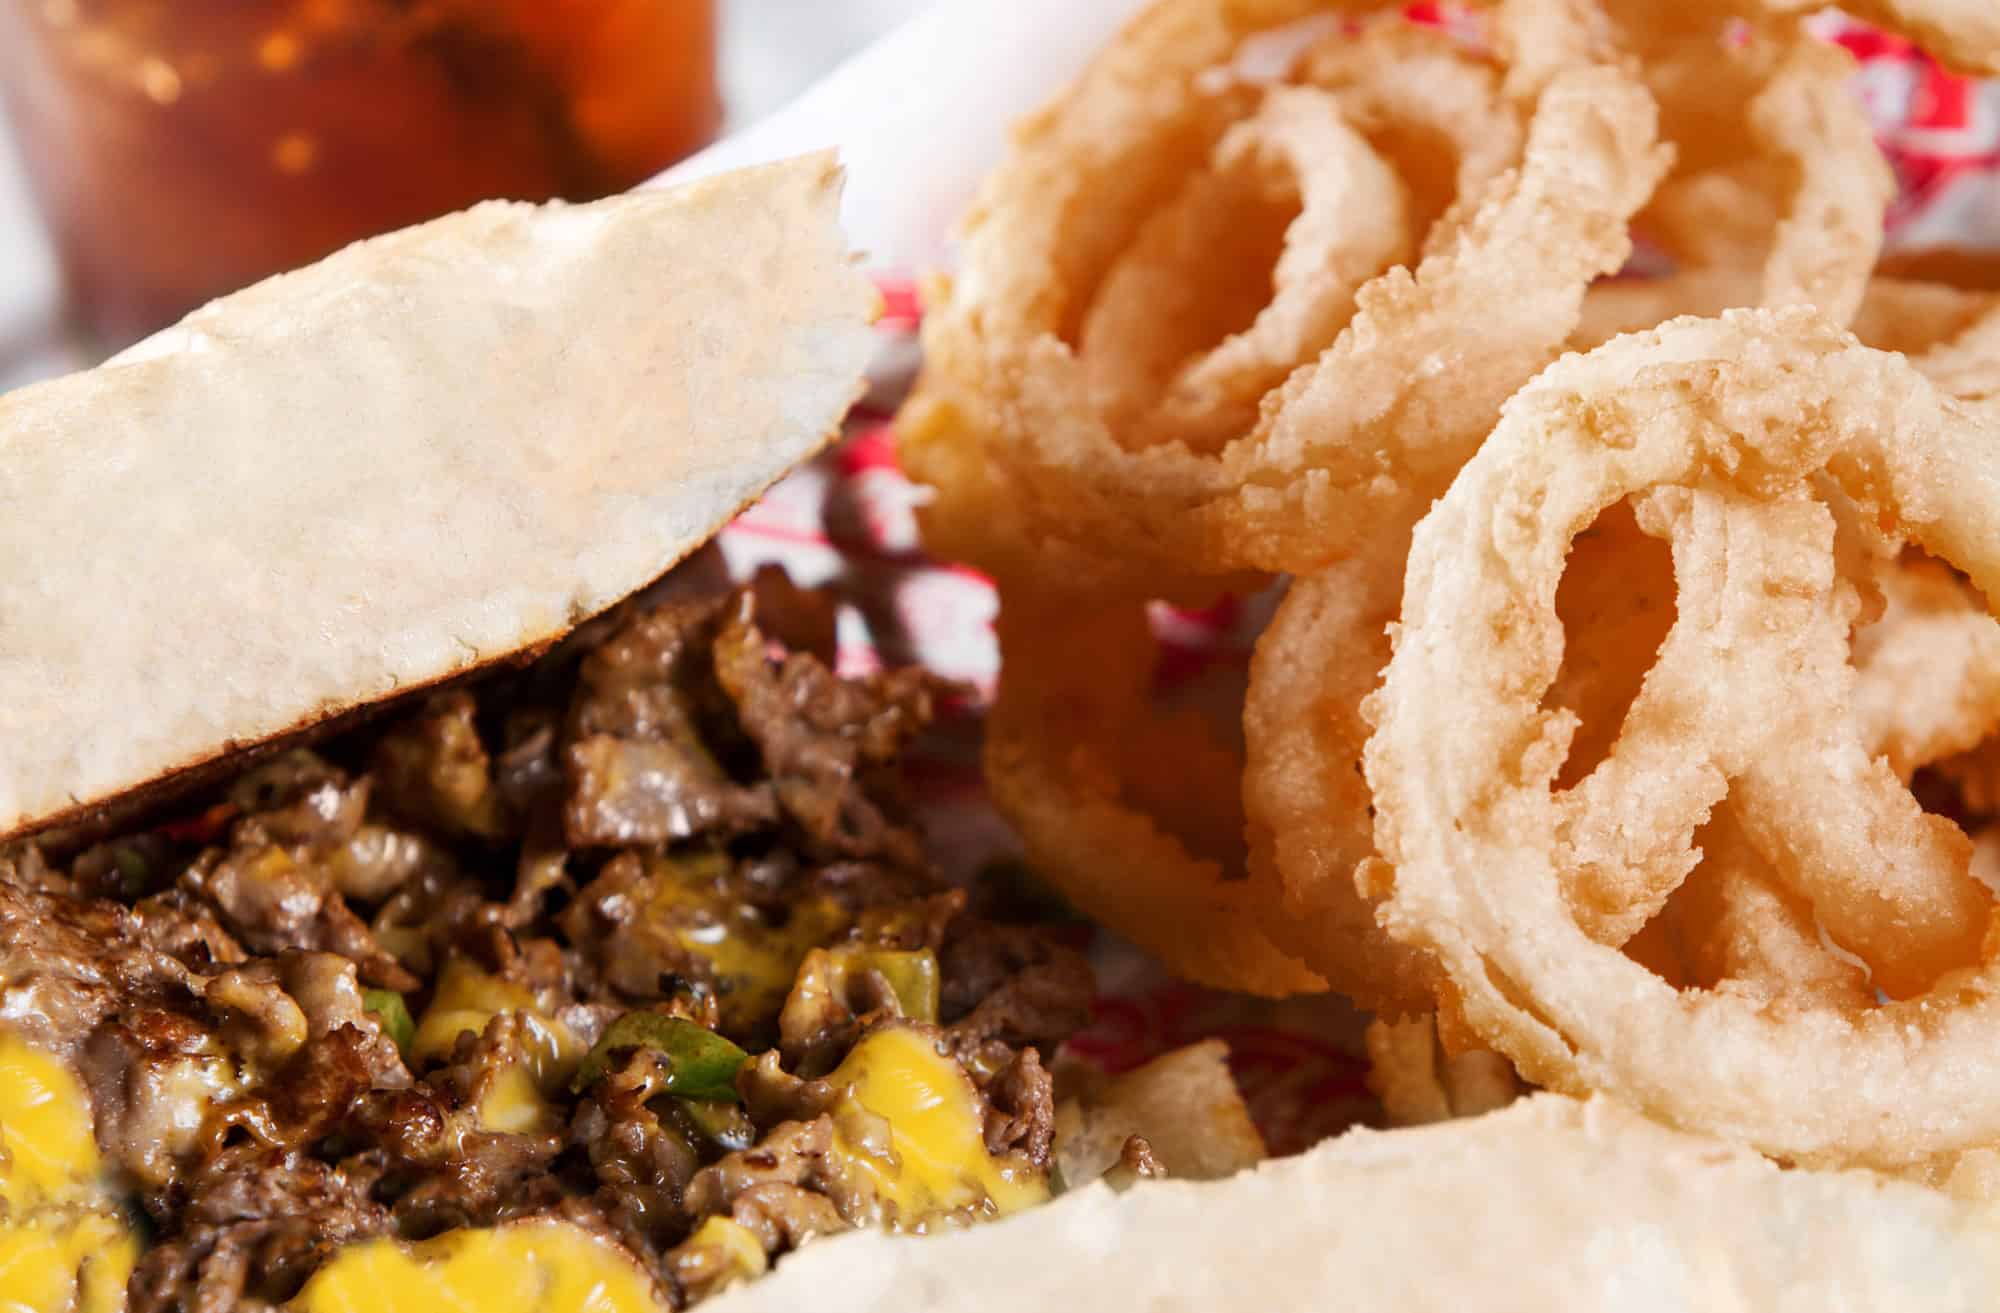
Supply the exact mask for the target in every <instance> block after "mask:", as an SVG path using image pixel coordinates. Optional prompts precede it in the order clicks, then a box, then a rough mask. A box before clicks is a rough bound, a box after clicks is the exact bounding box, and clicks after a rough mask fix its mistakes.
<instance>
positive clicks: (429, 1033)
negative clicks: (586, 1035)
mask: <svg viewBox="0 0 2000 1313" xmlns="http://www.w3.org/2000/svg"><path fill="white" fill-rule="evenodd" d="M502 1012H514V1013H518V1014H520V1017H521V1027H522V1029H523V1030H524V1031H525V1032H526V1035H527V1039H528V1050H529V1053H528V1056H529V1057H530V1058H531V1059H532V1060H533V1062H534V1068H535V1079H536V1080H537V1081H538V1082H539V1083H540V1084H541V1087H542V1088H543V1089H545V1090H547V1089H553V1088H555V1086H557V1085H559V1084H561V1083H562V1082H563V1081H566V1080H568V1079H569V1078H570V1075H571V1073H573V1072H574V1071H575V1070H576V1064H577V1063H579V1062H581V1061H583V1054H584V1049H585V1045H584V1044H583V1042H582V1041H581V1040H579V1039H578V1038H577V1037H576V1033H575V1032H574V1031H572V1030H571V1029H570V1028H569V1027H568V1026H565V1025H564V1024H563V1023H562V1022H560V1021H558V1020H556V1019H555V1018H554V1017H552V1016H550V1015H548V1014H547V1013H546V1012H543V1011H542V1010H541V1008H540V1007H539V1006H537V1004H536V1003H535V996H534V994H533V993H531V992H530V991H529V990H527V989H526V988H524V987H523V986H520V985H517V984H514V983H513V982H512V981H507V980H502V979H500V977H498V976H495V975H491V974H489V973H487V972H485V971H482V970H480V969H479V968H478V967H476V966H474V965H473V964H472V963H470V962H468V961H466V960H465V959H464V958H462V957H454V958H452V959H451V960H450V961H448V962H446V963H445V964H444V970H443V972H441V973H440V974H439V976H438V984H437V991H436V992H435V993H434V994H433V995H432V996H431V1005H430V1006H429V1007H427V1008H425V1009H424V1015H423V1016H422V1017H421V1018H420V1019H419V1020H418V1021H417V1033H416V1035H415V1037H414V1038H412V1039H411V1041H410V1056H411V1057H412V1058H414V1059H416V1060H418V1061H420V1062H436V1061H440V1060H442V1059H444V1058H448V1057H450V1056H451V1050H452V1046H453V1045H454V1044H457V1043H458V1037H459V1036H460V1035H462V1034H464V1033H465V1032H467V1031H471V1032H472V1033H473V1034H475V1035H477V1034H479V1033H480V1032H481V1031H483V1030H485V1029H486V1023H487V1022H489V1021H491V1020H493V1018H494V1017H496V1016H498V1015H499V1014H500V1013H502Z"/></svg>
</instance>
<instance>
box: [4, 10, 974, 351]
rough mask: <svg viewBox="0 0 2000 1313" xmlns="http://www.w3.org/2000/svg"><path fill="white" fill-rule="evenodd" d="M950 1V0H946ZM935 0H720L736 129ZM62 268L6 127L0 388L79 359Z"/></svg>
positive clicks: (724, 64)
mask: <svg viewBox="0 0 2000 1313" xmlns="http://www.w3.org/2000/svg"><path fill="white" fill-rule="evenodd" d="M939 2H940V3H946V4H949V3H951V2H952V0H939ZM928 3H929V0H722V9H723V25H722V51H721V73H722V85H723V93H724V96H725V97H726V99H727V103H728V107H729V120H728V125H727V127H728V128H729V129H734V128H739V127H742V126H744V125H746V124H749V123H753V122H755V121H757V120H758V119H760V118H762V117H764V115H766V114H768V113H769V112H771V111H772V110H774V109H777V108H778V107H779V106H781V105H783V104H784V103H785V102H786V101H788V100H790V99H791V98H792V97H793V96H795V95H797V94H798V93H799V92H800V91H801V90H803V89H804V88H805V87H806V86H807V85H809V84H810V83H811V82H812V81H813V80H814V79H816V78H818V77H819V76H820V75H821V74H822V73H824V72H826V71H827V70H828V69H830V68H832V67H833V66H834V65H835V64H837V63H839V62H840V61H841V60H842V59H844V58H845V57H846V56H848V55H849V54H851V53H853V52H854V51H856V50H858V49H860V48H861V47H862V46H863V45H865V44H866V43H867V42H868V41H870V40H872V39H873V38H875V37H877V36H879V35H881V34H882V33H883V32H886V31H888V30H889V29H890V28H892V27H894V26H895V25H897V24H898V23H900V22H902V21H903V20H904V19H906V18H908V17H910V16H911V15H912V14H914V13H915V12H916V11H918V10H920V9H923V8H925V7H926V6H927V4H928ZM56 291H57V283H56V272H55V265H54V263H53V261H52V259H51V258H50V254H49V250H48V245H47V242H46V240H45V239H44V238H43V236H42V234H41V231H40V227H39V225H38V224H37V222H36V220H35V216H34V211H33V208H32V206H31V204H30V202H29V199H28V196H27V194H26V191H25V188H24V185H23V182H22V179H21V176H20V167H19V161H18V160H17V158H16V156H15V153H14V150H13V147H12V144H11V143H10V142H8V141H7V140H5V134H4V132H0V390H4V389H5V388H7V387H10V386H13V385H14V384H17V383H22V382H26V381H28V380H29V379H32V378H36V377H41V376H44V375H47V374H51V373H57V372H60V371H62V370H63V369H66V368H71V367H74V366H75V365H76V364H78V363H80V362H78V361H77V360H76V358H75V357H74V356H73V355H72V354H71V353H70V352H69V351H68V350H67V349H66V348H65V347H64V345H63V344H62V343H61V341H60V340H59V339H58V338H57V336H56V335H55V332H54V329H55V301H56Z"/></svg>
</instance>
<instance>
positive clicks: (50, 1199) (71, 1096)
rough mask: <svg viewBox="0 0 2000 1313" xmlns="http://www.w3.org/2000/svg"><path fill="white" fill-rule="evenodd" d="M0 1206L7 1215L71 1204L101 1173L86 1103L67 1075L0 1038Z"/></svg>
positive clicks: (10, 1038)
mask: <svg viewBox="0 0 2000 1313" xmlns="http://www.w3.org/2000/svg"><path fill="white" fill-rule="evenodd" d="M0 1154H4V1155H5V1156H4V1159H0V1202H4V1203H5V1204H6V1205H7V1212H8V1213H9V1214H19V1213H22V1212H26V1211H28V1210H30V1209H34V1208H39V1207H44V1206H48V1205H53V1204H65V1203H73V1202H76V1200H77V1197H78V1195H79V1194H80V1193H83V1192H87V1191H90V1190H92V1189H94V1188H95V1186H96V1184H97V1180H98V1177H99V1175H100V1173H101V1171H102V1165H101V1164H100V1162H99V1160H98V1156H97V1141H96V1139H95V1138H93V1136H92V1133H91V1122H90V1103H89V1101H88V1100H87V1099H86V1098H85V1097H84V1093H83V1088H82V1086H80V1085H78V1084H77V1080H76V1077H74V1076H72V1075H70V1073H69V1068H67V1067H65V1066H63V1065H62V1063H60V1062H58V1061H57V1060H56V1059H55V1058H53V1057H51V1056H50V1055H48V1054H46V1053H43V1052H41V1051H40V1050H39V1049H32V1048H29V1047H28V1045H26V1044H25V1043H23V1042H22V1041H21V1040H19V1039H16V1038H15V1037H13V1036H11V1035H4V1034H0Z"/></svg>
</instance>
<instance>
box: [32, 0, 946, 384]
mask: <svg viewBox="0 0 2000 1313" xmlns="http://www.w3.org/2000/svg"><path fill="white" fill-rule="evenodd" d="M931 2H932V0H0V101H4V107H5V109H6V110H7V113H6V115H4V116H0V123H4V124H5V125H6V126H5V127H4V128H0V389H4V388H6V387H8V386H11V385H14V384H17V383H20V382H24V381H27V380H28V379H31V378H34V377H39V376H43V375H46V374H49V373H55V372H59V371H61V370H63V369H67V368H73V367H75V366H77V365H78V364H81V363H87V362H88V361H89V360H90V359H91V358H93V357H95V356H99V355H102V354H103V353H105V352H107V351H110V350H114V349H116V348H118V347H120V346H122V345H124V344H126V343H128V342H130V341H133V340H136V339H137V338H138V337H140V336H142V335H144V333H146V332H148V331H151V330H152V329H153V328H156V327H159V326H161V325H163V324H165V323H169V322H171V321H172V320H173V319H175V318H178V317H179V315H180V314H181V313H183V312H184V311H185V310H187V309H188V308H190V307H191V306H192V305H194V304H198V303H199V302H200V301H202V300H206V299H207V298H208V297H210V296H214V295H218V294H220V293H222V292H225V291H227V290H230V289H231V288H232V287H235V286H239V285H241V284H243V283H246V282H250V281H254V280H255V279H256V278H257V277H261V276H263V275H264V274H266V273H269V272H273V271H275V270H276V269H279V268H285V267H291V266H293V265H297V264H301V263H306V262H309V261H310V260H312V259H316V258H318V256H319V255H320V254H323V253H324V252H325V251H327V250H330V249H333V248H335V247H337V246H339V245H342V244H344V243H345V242H346V241H349V240H353V239H354V238H357V237H360V236H363V235H366V233H368V232H372V231H379V230H382V229H385V228H391V227H399V226H402V225H403V224H405V223H409V222H414V221H416V220H417V219H420V218H422V217H426V216H427V215H429V214H432V213H439V212H443V211H446V210H451V209H456V208H459V207H460V206H462V205H464V204H468V203H470V202H471V201H472V200H475V199H478V198H480V197H482V196H486V195H510V196H523V197H528V198H532V199H540V198H542V197H545V196H549V195H566V196H570V197H572V198H575V199H584V198H588V197H591V196H595V195H601V194H605V193H608V192H612V191H619V190H623V189H625V188H627V187H629V186H631V185H633V184H634V183H636V182H639V181H641V180H643V179H644V178H646V177H649V176H651V175H652V174H653V173H656V172H658V171H659V170H660V169H661V168H664V167H665V166H666V165H667V164H669V163H671V162H673V160H675V159H677V158H679V157H681V156H683V155H685V154H687V153H689V152H690V151H692V150H694V149H698V148H699V147H700V146H701V145H703V144H705V143H706V142H707V141H709V140H711V139H713V138H715V137H717V136H719V135H726V134H727V133H728V132H730V131H733V130H735V129H737V128H740V127H742V126H745V125H747V124H750V123H753V122H755V121H756V120H758V119H759V118H761V117H763V116H764V115H765V114H768V113H769V112H771V111H772V110H774V109H776V108H778V107H779V106H781V105H783V104H784V103H785V102H786V101H788V100H790V99H791V98H792V97H794V96H795V95H797V94H798V93H799V92H800V91H801V90H803V89H804V88H805V87H806V86H808V85H809V84H811V83H812V82H813V81H814V80H815V79H817V78H818V77H820V76H821V75H822V74H824V73H826V72H827V71H828V70H829V69H831V68H832V67H833V66H834V65H836V64H838V63H839V62H840V61H841V60H843V59H844V58H846V57H847V56H848V55H850V54H852V53H853V52H855V51H856V50H858V49H859V48H861V47H862V46H864V45H866V44H867V43H868V42H869V41H870V40H872V39H874V38H875V37H877V36H879V35H881V34H883V33H884V32H886V31H888V30H889V29H890V28H892V27H894V26H896V25H897V24H898V23H901V22H902V21H904V20H906V19H907V18H909V17H910V16H911V15H913V14H914V13H915V12H917V11H918V10H920V9H923V8H926V7H927V5H928V4H929V3H931ZM936 2H938V3H947V4H948V3H951V0H936Z"/></svg>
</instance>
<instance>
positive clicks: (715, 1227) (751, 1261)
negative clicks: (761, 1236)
mask: <svg viewBox="0 0 2000 1313" xmlns="http://www.w3.org/2000/svg"><path fill="white" fill-rule="evenodd" d="M683 1248H686V1249H708V1250H712V1251H714V1253H715V1254H716V1255H717V1257H718V1258H719V1259H720V1261H721V1262H723V1263H725V1264H727V1265H728V1267H729V1268H731V1269H733V1270H734V1275H733V1276H729V1275H724V1276H719V1277H717V1278H716V1280H715V1282H714V1284H713V1285H711V1286H710V1287H709V1289H710V1290H719V1289H721V1288H722V1287H723V1286H725V1285H728V1284H730V1283H731V1282H732V1281H736V1280H743V1279H748V1278H751V1277H760V1276H763V1275H764V1273H765V1272H766V1271H767V1270H769V1268H770V1266H771V1259H770V1256H769V1255H768V1254H766V1253H765V1252H764V1246H763V1244H762V1243H761V1242H760V1241H759V1240H758V1239H757V1237H756V1236H754V1235H752V1234H750V1231H749V1228H747V1227H745V1226H744V1225H743V1224H742V1223H740V1222H735V1221H731V1220H730V1219H729V1218H727V1217H720V1216H717V1217H711V1218H709V1219H708V1220H707V1221H705V1222H703V1223H702V1224H701V1225H700V1226H698V1227H696V1228H695V1230H694V1234H693V1235H691V1236H689V1237H688V1238H687V1243H686V1245H685V1246H683Z"/></svg>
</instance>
